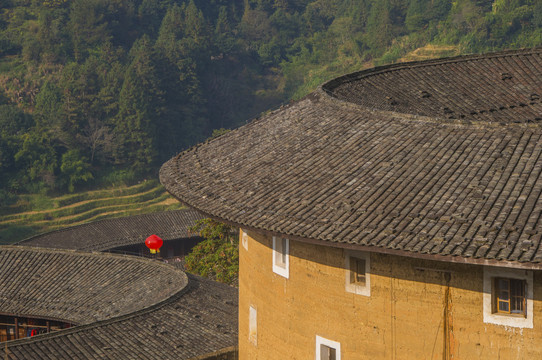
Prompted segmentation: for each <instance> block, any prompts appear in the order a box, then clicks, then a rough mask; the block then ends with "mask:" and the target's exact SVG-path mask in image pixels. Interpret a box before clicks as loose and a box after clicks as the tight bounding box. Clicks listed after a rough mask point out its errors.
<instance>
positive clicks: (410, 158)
mask: <svg viewBox="0 0 542 360" xmlns="http://www.w3.org/2000/svg"><path fill="white" fill-rule="evenodd" d="M541 97H542V48H537V49H529V50H519V51H507V52H501V53H493V54H485V55H475V56H463V57H456V58H448V59H440V60H432V61H424V62H416V63H404V64H396V65H392V66H386V67H379V68H375V69H371V70H366V71H361V72H358V73H354V74H350V75H346V76H343V77H340V78H337V79H335V80H332V81H330V82H328V83H326V84H324V85H323V86H321V87H320V88H319V89H318V90H316V91H315V92H314V93H312V94H310V95H308V96H306V97H305V98H303V99H301V100H299V101H297V102H295V103H292V104H290V105H288V106H285V107H282V108H280V109H278V110H276V111H272V112H270V113H268V114H266V115H264V116H262V117H261V118H259V119H255V120H254V121H252V122H251V123H249V124H247V125H245V126H243V127H241V128H239V129H236V130H234V131H231V132H229V133H227V134H225V135H223V136H221V137H219V138H216V139H213V140H211V141H208V142H207V143H204V144H202V145H199V146H196V147H194V148H192V149H190V150H187V151H185V152H183V153H181V154H180V155H178V156H176V157H174V158H173V159H171V160H169V161H168V162H167V163H165V164H164V165H163V166H162V169H161V173H160V178H161V182H162V183H163V184H164V185H165V186H166V188H167V189H168V191H169V192H170V193H171V194H173V195H174V196H175V197H177V198H178V199H179V200H180V201H181V202H183V203H185V204H187V205H189V206H190V207H192V208H194V209H196V210H198V211H200V212H202V213H204V214H205V215H206V216H210V217H213V218H215V219H218V220H220V221H224V222H227V223H230V224H234V225H236V226H239V227H240V228H241V229H242V230H241V232H240V237H241V241H240V243H241V246H240V276H239V357H240V359H316V360H323V359H326V360H329V359H334V360H339V359H342V360H349V359H539V358H542V342H541V341H540V340H541V339H542V271H541V270H542V248H541V235H542V178H541V177H542V98H541Z"/></svg>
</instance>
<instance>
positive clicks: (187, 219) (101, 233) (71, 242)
mask: <svg viewBox="0 0 542 360" xmlns="http://www.w3.org/2000/svg"><path fill="white" fill-rule="evenodd" d="M200 219H203V215H201V214H200V213H198V212H196V211H194V210H191V209H186V210H176V211H165V212H157V213H151V214H144V215H137V216H128V217H122V218H116V219H107V220H101V221H95V222H91V223H88V224H83V225H78V226H72V227H68V228H65V229H61V230H57V231H52V232H49V233H45V234H41V235H36V236H34V237H31V238H29V239H26V240H23V241H21V242H19V243H18V244H20V245H26V246H38V247H52V248H58V249H78V250H88V251H103V250H109V249H113V248H116V247H120V246H126V245H133V244H142V243H143V242H144V241H145V239H146V238H147V237H148V236H149V235H152V234H156V235H158V236H160V237H161V238H162V239H163V240H164V241H168V240H176V239H182V238H191V237H198V236H199V235H196V234H190V233H189V231H188V229H189V228H190V227H191V226H193V225H194V223H195V222H196V221H197V220H200Z"/></svg>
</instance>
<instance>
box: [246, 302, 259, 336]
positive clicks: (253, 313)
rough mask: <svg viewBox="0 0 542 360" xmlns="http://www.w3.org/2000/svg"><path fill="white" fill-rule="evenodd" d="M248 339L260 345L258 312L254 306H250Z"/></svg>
mask: <svg viewBox="0 0 542 360" xmlns="http://www.w3.org/2000/svg"><path fill="white" fill-rule="evenodd" d="M248 340H249V341H250V342H251V343H252V344H253V345H258V312H257V310H256V308H255V307H253V306H250V308H249V314H248Z"/></svg>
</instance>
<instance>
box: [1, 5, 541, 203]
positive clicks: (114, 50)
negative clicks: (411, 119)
mask: <svg viewBox="0 0 542 360" xmlns="http://www.w3.org/2000/svg"><path fill="white" fill-rule="evenodd" d="M0 3H1V4H2V7H1V9H2V11H1V13H0V173H1V174H2V176H1V177H0V189H1V190H0V204H2V201H6V199H9V198H10V196H11V194H16V193H20V192H39V191H49V190H57V191H58V192H62V191H73V190H74V189H75V188H77V187H78V186H80V185H81V184H84V183H87V182H89V181H91V179H94V181H99V180H100V179H101V178H103V177H104V174H108V176H109V177H111V175H110V174H111V173H112V172H114V173H115V174H116V177H117V178H120V179H122V178H137V177H138V176H142V175H143V174H145V173H148V172H149V171H156V169H157V167H158V166H159V165H160V164H161V163H162V162H163V161H164V160H166V159H168V158H169V157H171V156H172V155H174V154H175V153H176V152H179V151H180V150H183V149H185V148H187V147H189V146H191V145H193V144H195V143H196V142H198V141H201V140H203V139H205V138H206V137H208V136H209V135H210V134H211V132H212V130H213V129H217V128H231V127H235V126H237V125H239V124H241V123H242V122H244V121H245V120H247V119H249V118H251V117H253V116H255V115H257V114H258V113H259V112H261V111H263V110H265V109H267V108H269V107H272V106H275V105H277V104H279V103H281V102H283V101H285V100H287V99H289V98H292V97H293V98H298V97H300V96H302V95H304V94H306V93H307V92H308V91H309V90H311V89H313V88H314V87H315V86H316V85H318V84H320V83H321V82H323V81H324V80H326V79H328V78H330V77H332V76H336V75H339V74H341V73H344V72H347V71H353V70H357V69H360V68H361V67H362V66H363V65H364V64H367V63H371V64H373V65H374V64H382V63H386V62H393V61H397V60H398V59H399V58H400V57H402V56H404V55H405V54H406V53H408V52H409V51H411V50H414V49H416V48H419V47H422V46H424V45H426V44H428V43H431V44H441V45H452V46H453V47H454V49H457V52H456V53H465V52H482V51H488V50H497V49H501V48H514V47H531V46H538V45H540V44H541V43H542V2H541V1H539V0H494V1H493V0H457V1H454V2H452V1H450V0H205V1H204V0H32V1H30V0H0ZM114 177H115V176H114Z"/></svg>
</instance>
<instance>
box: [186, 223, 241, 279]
mask: <svg viewBox="0 0 542 360" xmlns="http://www.w3.org/2000/svg"><path fill="white" fill-rule="evenodd" d="M190 231H192V232H193V233H196V234H198V235H199V236H201V237H202V238H203V239H204V240H203V241H202V242H200V243H198V244H197V245H196V246H194V248H193V249H192V251H191V252H190V254H188V255H187V256H186V258H185V267H186V269H187V270H188V271H189V272H192V273H194V274H198V275H201V276H205V277H208V278H210V279H213V280H217V281H220V282H223V283H226V284H230V285H231V284H235V283H236V281H237V278H238V275H239V239H238V236H237V235H238V234H237V232H235V231H234V229H233V228H232V227H231V226H229V225H226V224H223V223H220V222H217V221H215V220H212V219H203V220H199V221H197V222H196V224H195V225H194V226H193V227H192V228H190Z"/></svg>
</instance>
